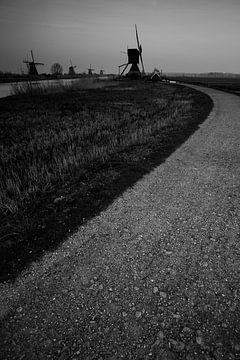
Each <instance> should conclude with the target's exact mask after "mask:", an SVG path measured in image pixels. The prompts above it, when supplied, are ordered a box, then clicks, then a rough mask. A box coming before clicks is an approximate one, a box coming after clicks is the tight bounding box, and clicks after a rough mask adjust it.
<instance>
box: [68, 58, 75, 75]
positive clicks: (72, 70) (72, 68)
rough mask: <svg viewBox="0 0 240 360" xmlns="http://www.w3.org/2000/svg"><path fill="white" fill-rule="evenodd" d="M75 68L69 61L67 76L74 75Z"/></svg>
mask: <svg viewBox="0 0 240 360" xmlns="http://www.w3.org/2000/svg"><path fill="white" fill-rule="evenodd" d="M76 67H77V66H76V65H74V66H73V64H72V60H71V59H70V66H69V68H68V75H76V73H75V70H74V69H75V68H76Z"/></svg>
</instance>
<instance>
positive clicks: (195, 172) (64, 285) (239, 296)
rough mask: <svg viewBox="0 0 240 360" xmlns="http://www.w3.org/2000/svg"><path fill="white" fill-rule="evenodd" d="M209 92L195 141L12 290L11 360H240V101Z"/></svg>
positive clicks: (6, 316) (7, 330) (6, 301)
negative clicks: (207, 108)
mask: <svg viewBox="0 0 240 360" xmlns="http://www.w3.org/2000/svg"><path fill="white" fill-rule="evenodd" d="M196 88H197V89H200V88H199V87H196ZM202 91H204V92H206V93H208V94H209V95H210V96H212V98H213V100H214V104H215V106H214V110H213V112H212V113H211V115H210V116H209V118H208V119H207V120H206V121H205V122H204V123H203V124H202V125H201V127H200V129H199V130H198V131H197V132H195V133H194V134H193V135H192V136H191V137H190V138H189V140H188V141H187V142H186V143H184V144H183V145H182V146H181V147H180V148H179V149H178V150H177V151H175V152H174V153H173V154H172V155H171V156H170V157H169V158H168V159H167V160H166V162H165V163H163V164H162V165H160V166H159V167H157V168H156V169H155V170H154V171H152V172H151V173H149V174H147V175H145V176H144V177H143V178H142V179H141V180H140V181H139V182H138V183H136V184H135V186H134V187H133V188H131V189H128V190H127V191H126V192H125V193H123V195H122V196H121V197H120V198H118V199H116V200H115V201H114V202H113V204H112V205H111V206H109V208H108V209H107V210H106V211H105V212H103V213H101V214H100V215H99V216H97V217H96V218H94V219H92V220H91V221H89V222H88V223H87V224H86V225H85V226H83V227H81V228H80V229H79V231H78V232H77V233H76V234H75V235H74V236H72V237H71V238H70V239H69V240H68V241H66V242H65V243H64V244H63V245H62V246H61V248H59V249H58V251H56V252H55V253H54V254H48V255H46V256H45V257H44V258H43V259H41V261H39V263H35V264H33V265H32V267H31V269H29V270H28V271H26V273H25V274H24V275H22V276H21V277H20V278H19V279H18V280H17V282H16V283H15V284H14V285H9V284H1V286H0V295H1V301H2V304H1V306H0V310H1V316H2V325H1V343H2V346H1V350H0V352H2V358H3V359H21V360H22V359H61V360H63V359H98V360H100V359H147V360H149V359H159V360H160V359H161V360H162V359H163V360H172V359H187V360H194V359H205V360H216V359H217V360H220V359H224V360H228V359H240V322H239V318H240V281H239V279H240V246H239V244H240V235H239V234H240V230H239V218H240V213H239V210H240V205H239V204H240V182H239V179H240V167H239V163H240V147H239V144H240V140H239V138H240V97H237V96H234V95H230V94H225V93H222V92H220V91H217V90H212V89H202Z"/></svg>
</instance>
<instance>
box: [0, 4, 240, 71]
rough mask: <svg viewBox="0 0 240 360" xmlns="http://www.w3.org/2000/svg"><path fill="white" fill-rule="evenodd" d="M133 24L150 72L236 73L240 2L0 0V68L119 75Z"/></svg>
mask: <svg viewBox="0 0 240 360" xmlns="http://www.w3.org/2000/svg"><path fill="white" fill-rule="evenodd" d="M135 24H137V26H138V32H139V38H140V43H141V44H142V49H143V53H142V55H143V61H144V65H145V68H146V71H148V72H150V71H152V70H153V69H154V68H158V69H163V72H196V73H199V72H210V71H214V72H215V71H216V72H232V73H240V45H239V36H240V0H0V49H1V55H0V70H2V71H12V72H20V70H21V68H22V69H23V70H26V65H25V64H23V62H22V61H23V59H25V58H26V56H27V53H28V54H30V50H31V49H32V50H33V53H34V55H35V59H36V60H37V61H40V62H43V63H44V66H39V67H38V70H39V72H40V73H42V72H47V73H48V72H49V71H50V67H51V65H52V64H53V63H55V62H59V63H60V64H61V65H62V66H63V70H64V72H68V67H69V66H70V59H71V60H72V63H73V65H76V66H77V67H76V71H77V72H83V71H87V69H88V67H89V65H90V64H92V67H93V68H94V69H95V72H99V71H100V69H101V68H102V69H104V71H105V72H106V73H117V72H118V65H120V64H123V63H125V62H126V54H124V52H126V49H127V47H129V48H135V47H136V38H135V29H134V26H135Z"/></svg>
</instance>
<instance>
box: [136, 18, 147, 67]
mask: <svg viewBox="0 0 240 360" xmlns="http://www.w3.org/2000/svg"><path fill="white" fill-rule="evenodd" d="M135 30H136V39H137V45H138V50H139V55H140V60H141V64H142V69H143V73H145V69H144V65H143V59H142V45H140V43H139V38H138V31H137V25H136V24H135Z"/></svg>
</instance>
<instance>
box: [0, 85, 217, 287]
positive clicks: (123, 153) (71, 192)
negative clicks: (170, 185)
mask: <svg viewBox="0 0 240 360" xmlns="http://www.w3.org/2000/svg"><path fill="white" fill-rule="evenodd" d="M212 105H213V104H212V101H211V99H210V98H209V97H207V96H206V95H204V94H203V93H200V92H197V91H195V90H193V89H189V88H186V87H183V86H180V85H172V84H171V85H166V84H165V85H163V84H159V83H157V84H151V83H139V82H129V83H128V82H121V83H120V84H119V86H109V87H105V88H102V89H85V90H83V89H81V90H76V89H75V91H66V92H61V93H57V94H48V95H40V96H37V95H35V96H31V97H29V96H26V95H25V96H24V95H21V96H13V97H8V98H5V99H0V114H1V115H0V216H1V225H0V250H1V258H0V263H1V270H0V272H1V281H4V280H8V279H13V278H14V277H15V276H16V275H17V274H18V273H19V272H20V271H21V270H23V269H24V268H25V267H26V266H27V264H28V263H30V262H31V261H33V260H35V259H37V258H38V257H39V256H41V255H42V254H43V253H44V252H45V251H51V250H53V249H54V248H56V247H57V245H58V244H59V243H61V242H62V241H63V240H64V238H66V237H67V236H68V235H69V234H71V233H72V232H73V231H74V230H76V228H77V227H78V226H79V225H81V224H82V223H83V222H84V221H86V220H87V219H89V218H91V217H92V216H94V215H96V214H97V213H99V211H101V210H103V209H105V208H106V207H107V206H108V205H109V204H110V203H111V202H112V201H113V199H114V198H115V197H117V196H119V195H120V194H121V193H122V192H123V191H124V190H125V189H126V188H127V187H129V186H131V185H133V184H134V182H135V181H137V180H138V179H140V178H141V177H142V176H143V175H144V174H146V173H147V172H149V171H151V169H153V168H154V167H155V166H157V165H159V164H160V163H161V162H162V161H164V159H166V157H167V156H169V155H170V154H171V152H173V151H174V150H175V149H176V148H177V147H178V146H179V145H180V144H181V143H183V142H184V141H185V140H186V139H187V138H188V137H189V135H190V134H192V133H193V132H194V131H195V130H196V129H197V128H198V125H199V124H200V123H201V122H202V121H203V120H205V118H206V117H207V115H208V114H209V112H210V110H211V108H212Z"/></svg>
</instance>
